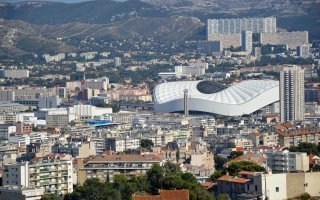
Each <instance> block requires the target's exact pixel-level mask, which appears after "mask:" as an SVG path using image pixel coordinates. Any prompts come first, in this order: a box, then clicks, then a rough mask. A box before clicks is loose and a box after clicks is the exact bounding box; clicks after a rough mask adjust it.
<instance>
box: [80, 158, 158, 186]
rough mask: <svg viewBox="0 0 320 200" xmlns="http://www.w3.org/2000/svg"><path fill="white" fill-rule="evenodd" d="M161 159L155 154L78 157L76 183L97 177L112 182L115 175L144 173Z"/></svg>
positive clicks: (128, 175)
mask: <svg viewBox="0 0 320 200" xmlns="http://www.w3.org/2000/svg"><path fill="white" fill-rule="evenodd" d="M162 160H163V159H162V158H160V157H159V156H157V155H153V154H146V155H103V156H100V157H95V158H88V159H78V160H77V161H78V183H79V184H81V185H82V184H83V183H84V182H85V181H86V180H87V179H90V178H98V179H100V180H101V181H106V180H108V181H110V182H113V180H114V177H115V176H116V175H120V174H121V175H125V176H127V177H130V176H136V175H141V174H145V173H146V172H147V171H148V170H149V169H150V168H151V167H152V166H153V165H154V164H156V163H158V164H159V163H160V162H161V161H162Z"/></svg>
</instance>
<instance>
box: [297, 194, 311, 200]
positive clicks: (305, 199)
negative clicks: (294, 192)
mask: <svg viewBox="0 0 320 200" xmlns="http://www.w3.org/2000/svg"><path fill="white" fill-rule="evenodd" d="M299 199H300V200H309V199H311V196H310V194H308V193H307V192H305V193H303V194H302V195H301V196H300V197H299Z"/></svg>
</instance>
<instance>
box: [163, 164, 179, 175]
mask: <svg viewBox="0 0 320 200" xmlns="http://www.w3.org/2000/svg"><path fill="white" fill-rule="evenodd" d="M162 168H163V169H164V171H165V173H175V174H179V173H180V172H181V170H180V167H179V166H178V165H177V164H174V163H172V162H169V161H167V162H165V163H164V165H163V167H162Z"/></svg>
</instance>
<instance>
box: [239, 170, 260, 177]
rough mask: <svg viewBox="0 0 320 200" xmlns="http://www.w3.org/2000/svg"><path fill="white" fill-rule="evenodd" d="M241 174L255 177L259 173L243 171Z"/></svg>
mask: <svg viewBox="0 0 320 200" xmlns="http://www.w3.org/2000/svg"><path fill="white" fill-rule="evenodd" d="M239 174H245V175H254V176H255V175H256V174H257V173H256V172H248V171H241V172H239Z"/></svg>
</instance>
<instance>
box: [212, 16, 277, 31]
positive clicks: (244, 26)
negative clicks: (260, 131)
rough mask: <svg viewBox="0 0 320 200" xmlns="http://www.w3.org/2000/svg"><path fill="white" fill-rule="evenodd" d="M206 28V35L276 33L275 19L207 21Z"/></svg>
mask: <svg viewBox="0 0 320 200" xmlns="http://www.w3.org/2000/svg"><path fill="white" fill-rule="evenodd" d="M207 28H208V30H207V31H208V35H210V34H230V33H241V32H242V31H252V32H253V33H260V32H263V33H275V32H276V31H277V20H276V18H275V17H267V18H241V19H240V18H237V19H209V20H208V27H207Z"/></svg>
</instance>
